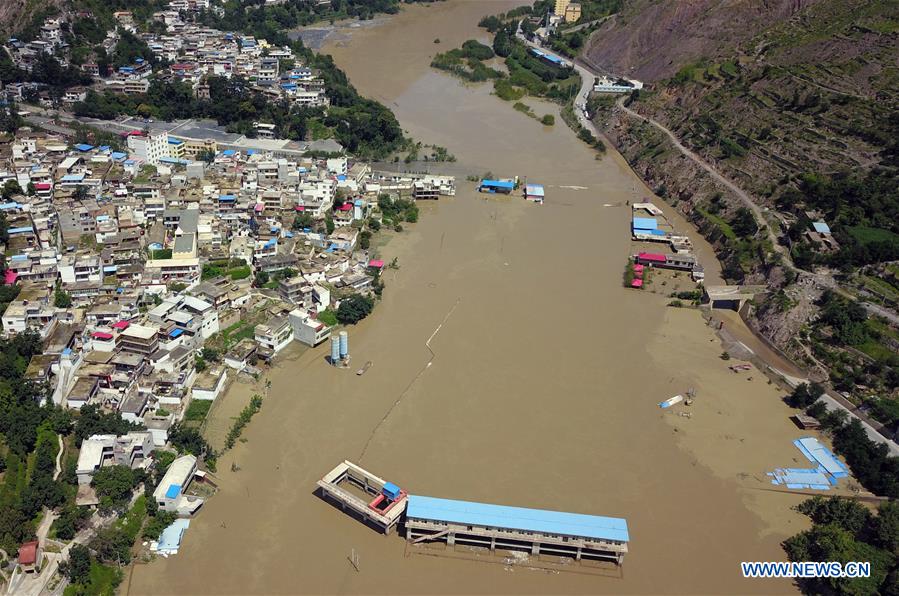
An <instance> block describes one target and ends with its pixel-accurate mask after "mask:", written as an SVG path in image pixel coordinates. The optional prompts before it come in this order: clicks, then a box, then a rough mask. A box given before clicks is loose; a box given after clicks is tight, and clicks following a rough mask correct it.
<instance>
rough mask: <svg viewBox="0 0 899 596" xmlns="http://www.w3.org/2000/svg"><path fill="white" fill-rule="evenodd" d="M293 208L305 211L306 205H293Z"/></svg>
mask: <svg viewBox="0 0 899 596" xmlns="http://www.w3.org/2000/svg"><path fill="white" fill-rule="evenodd" d="M294 209H295V210H297V211H305V210H306V207H304V206H303V205H297V206H296V207H294Z"/></svg>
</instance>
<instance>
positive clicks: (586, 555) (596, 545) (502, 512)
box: [317, 461, 630, 565]
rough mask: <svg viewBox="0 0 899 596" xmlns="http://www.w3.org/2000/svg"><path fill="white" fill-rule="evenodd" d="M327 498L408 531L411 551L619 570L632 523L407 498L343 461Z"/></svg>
mask: <svg viewBox="0 0 899 596" xmlns="http://www.w3.org/2000/svg"><path fill="white" fill-rule="evenodd" d="M317 484H318V486H319V488H320V489H321V491H322V497H324V498H330V499H331V500H333V501H334V502H336V503H337V504H338V505H340V507H341V509H343V510H344V511H346V510H347V509H349V510H350V511H351V512H353V513H355V514H356V515H357V516H359V517H361V518H362V520H363V521H365V522H367V523H369V524H371V525H374V526H375V527H377V528H378V529H380V530H381V531H382V532H384V534H390V531H391V530H392V529H393V528H394V527H395V526H397V525H402V526H403V528H404V531H405V535H406V540H408V541H409V542H410V544H412V545H417V544H422V543H429V542H444V543H445V544H446V545H447V548H453V547H455V545H457V544H458V545H462V546H468V547H476V548H487V549H489V550H490V552H491V553H492V552H495V551H496V550H497V549H500V550H504V551H520V552H525V553H529V554H530V555H533V556H539V555H552V556H557V557H570V558H572V559H575V560H576V561H581V560H593V561H606V562H609V561H610V562H612V563H615V564H616V565H621V564H622V562H623V560H624V555H625V554H627V552H628V541H629V540H630V535H629V534H628V528H627V520H625V519H622V518H618V517H602V516H598V515H585V514H582V513H564V512H561V511H549V510H545V509H526V508H523V507H508V506H505V505H492V504H489V503H474V502H470V501H457V500H452V499H439V498H436V497H425V496H418V495H407V494H406V491H404V490H402V489H401V488H400V487H398V486H397V485H395V484H393V483H391V482H387V481H386V480H384V479H382V478H379V477H378V476H375V475H374V474H372V473H371V472H369V471H368V470H365V469H364V468H362V467H360V466H357V465H356V464H354V463H352V462H349V461H343V462H342V463H341V464H338V465H337V466H336V467H335V468H334V469H333V470H331V471H330V472H328V473H327V474H325V475H324V477H322V479H321V480H319V481H318V483H317Z"/></svg>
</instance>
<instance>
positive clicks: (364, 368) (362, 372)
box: [356, 360, 371, 377]
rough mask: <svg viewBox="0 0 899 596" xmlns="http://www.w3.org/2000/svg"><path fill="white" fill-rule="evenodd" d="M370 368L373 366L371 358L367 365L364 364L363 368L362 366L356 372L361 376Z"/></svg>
mask: <svg viewBox="0 0 899 596" xmlns="http://www.w3.org/2000/svg"><path fill="white" fill-rule="evenodd" d="M370 368H371V360H369V361H368V362H366V363H365V365H364V366H363V367H362V368H360V369H359V370H357V371H356V374H357V375H359V376H360V377H361V376H362V375H364V374H365V372H366V371H367V370H368V369H370Z"/></svg>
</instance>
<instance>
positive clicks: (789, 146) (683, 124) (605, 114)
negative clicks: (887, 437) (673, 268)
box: [586, 0, 899, 428]
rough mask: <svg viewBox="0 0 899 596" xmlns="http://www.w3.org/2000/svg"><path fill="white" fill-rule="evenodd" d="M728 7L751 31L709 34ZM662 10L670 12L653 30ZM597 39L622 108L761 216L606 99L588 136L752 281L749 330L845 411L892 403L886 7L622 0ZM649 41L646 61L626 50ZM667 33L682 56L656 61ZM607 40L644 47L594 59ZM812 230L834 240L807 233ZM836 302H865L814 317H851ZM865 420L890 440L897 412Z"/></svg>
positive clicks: (890, 48) (862, 0) (736, 275)
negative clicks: (625, 81)
mask: <svg viewBox="0 0 899 596" xmlns="http://www.w3.org/2000/svg"><path fill="white" fill-rule="evenodd" d="M674 4H677V5H678V7H672V6H671V5H674ZM641 9H642V10H643V11H645V12H643V13H641V12H640V10H641ZM726 9H730V10H731V11H732V12H733V13H734V18H733V21H734V23H744V24H745V23H751V24H752V30H747V31H742V30H739V27H738V28H737V29H735V28H734V24H733V23H727V24H723V25H722V24H721V20H722V18H723V16H722V15H725V14H726ZM678 11H680V12H678ZM685 11H688V13H689V14H686V13H685ZM722 11H724V12H722ZM784 11H786V12H784ZM674 13H678V14H681V16H682V17H683V18H681V19H680V20H677V21H676V22H674V21H671V20H670V19H669V21H668V22H667V24H666V23H665V22H664V17H665V16H666V15H667V16H670V15H671V14H674ZM759 15H764V18H763V17H762V16H759ZM719 25H720V28H719ZM606 27H607V29H606V30H600V31H599V32H597V33H595V34H594V35H593V37H592V38H591V44H590V50H589V53H588V55H587V57H586V58H587V60H588V61H591V62H593V63H599V64H605V65H606V66H608V67H612V68H614V69H615V72H616V73H618V74H628V73H635V74H637V76H638V77H639V76H640V73H644V76H646V79H647V82H648V84H647V86H646V88H645V89H644V90H642V91H640V92H635V93H634V94H632V95H631V96H629V97H627V98H626V99H625V101H624V104H626V106H627V107H628V108H629V109H630V110H633V111H635V112H637V113H638V114H640V115H643V116H645V117H648V118H651V119H652V120H654V121H656V122H657V123H659V124H661V125H662V126H664V127H666V128H667V129H669V130H670V131H671V132H672V133H673V134H674V135H675V136H676V137H677V138H678V139H679V140H680V142H681V143H682V144H683V145H684V146H685V147H686V148H687V149H688V150H689V151H692V152H693V153H694V154H695V155H697V156H698V157H699V158H700V159H701V160H703V161H705V162H706V163H707V164H710V165H711V166H712V167H714V168H715V169H716V170H717V171H718V172H719V173H720V174H722V175H723V176H725V177H726V178H727V179H729V180H730V181H732V182H733V183H734V184H736V185H737V186H738V187H739V188H741V189H742V190H743V191H745V192H746V193H747V194H748V195H749V197H750V198H751V200H752V201H753V202H754V203H756V204H757V205H760V206H761V207H762V208H763V210H764V219H765V221H764V222H762V221H756V222H755V223H753V221H752V220H753V219H754V218H753V217H751V216H750V214H749V213H748V211H747V210H746V208H745V206H744V205H745V201H741V200H739V197H737V196H736V195H735V194H734V192H732V190H731V189H728V188H727V187H725V186H724V185H722V184H721V183H720V182H716V181H715V180H714V179H713V178H712V177H711V176H709V175H708V174H707V173H706V172H705V171H704V170H703V169H702V168H700V167H699V166H698V165H697V163H696V162H695V161H694V160H692V159H690V158H688V157H687V156H685V154H684V152H682V151H680V150H679V149H678V148H677V147H676V146H675V145H674V144H673V143H672V142H671V140H670V139H669V138H668V137H667V136H666V134H665V133H664V132H662V131H661V130H659V129H658V128H657V127H655V126H653V125H651V124H650V123H648V122H646V121H643V120H640V119H639V118H636V117H634V116H633V115H632V114H628V113H626V112H625V110H624V109H622V107H621V106H619V105H618V104H616V102H615V100H614V98H610V97H608V96H606V97H602V96H598V97H594V98H592V99H591V113H594V114H595V117H594V120H595V122H596V124H597V125H598V126H599V127H600V129H601V130H602V131H603V132H604V133H605V134H606V136H607V137H608V138H609V140H611V141H612V142H613V143H614V144H615V145H616V147H617V148H618V149H619V150H620V151H621V152H622V154H623V155H624V156H625V157H626V158H627V159H628V161H629V162H630V164H631V165H632V166H633V167H634V169H635V171H637V172H638V173H639V174H640V175H641V176H642V177H643V178H644V179H645V180H646V181H647V182H648V183H649V184H650V186H651V187H653V188H655V189H656V191H657V194H659V195H662V196H664V197H666V198H667V200H669V201H670V202H671V203H672V204H674V205H676V207H677V208H678V209H679V210H681V211H682V212H683V213H684V214H685V215H686V216H687V217H689V218H691V219H692V220H693V221H694V222H695V223H696V224H697V225H698V226H699V228H700V230H701V231H702V232H703V234H704V235H706V236H707V237H708V238H709V239H710V240H711V241H712V242H713V243H714V245H715V246H716V248H717V249H718V254H719V257H720V258H721V260H722V262H723V264H724V273H725V276H726V277H727V278H728V279H730V280H732V281H742V282H750V283H766V284H767V285H768V287H769V288H770V290H771V291H770V292H769V294H768V295H767V298H765V299H762V300H760V301H759V302H758V304H757V305H756V306H757V308H756V309H754V310H753V319H752V321H751V323H752V324H753V325H754V326H755V327H756V329H757V330H759V331H760V332H761V333H762V334H763V335H764V336H765V337H767V338H768V339H769V340H771V341H772V342H773V343H774V344H776V345H777V346H779V347H780V348H782V349H784V350H786V351H787V352H789V353H790V354H791V355H792V356H794V357H795V358H797V359H798V360H800V361H802V362H803V363H804V364H805V365H806V366H807V368H809V369H810V370H814V371H817V372H818V373H819V374H820V375H821V378H823V379H828V380H829V381H830V382H831V383H832V385H833V386H835V387H837V388H839V389H840V390H841V391H846V392H848V393H851V394H853V399H855V398H859V399H860V400H861V401H864V402H866V403H873V404H875V405H876V404H881V401H879V400H880V399H881V398H876V399H875V397H872V396H878V395H879V396H881V397H885V396H893V397H894V398H895V397H899V386H897V379H899V355H897V352H899V344H897V343H896V340H895V338H896V337H897V329H896V324H895V323H896V320H897V319H899V317H896V313H895V311H896V308H899V303H896V302H895V301H894V300H892V299H891V298H890V297H891V296H892V295H893V294H892V292H893V289H894V286H893V285H892V284H891V283H890V281H889V280H892V279H893V278H892V277H890V276H888V275H886V274H885V273H884V272H886V271H891V270H892V268H895V263H896V262H897V261H899V176H897V172H899V155H897V148H899V145H897V143H899V1H897V0H814V1H811V2H802V3H801V5H800V3H798V2H796V3H789V2H779V1H777V0H770V1H762V0H752V1H750V0H733V1H730V2H728V1H721V2H704V1H688V2H681V3H666V4H665V6H663V5H662V3H657V2H654V1H649V0H646V1H643V2H641V1H640V0H636V1H635V2H633V3H630V4H629V5H628V8H627V9H626V10H625V12H624V13H622V14H621V15H620V17H619V18H617V19H616V20H615V22H614V23H613V24H612V25H607V26H606ZM747 27H748V25H747ZM665 32H667V34H665ZM652 35H657V37H658V41H657V44H656V45H657V47H658V48H659V49H658V50H652V49H650V48H649V45H646V46H645V47H644V46H643V45H641V43H642V42H641V43H636V42H635V41H634V40H641V39H643V37H645V36H650V37H651V36H652ZM678 35H679V36H681V39H682V40H683V47H682V48H678V49H675V50H672V51H671V52H670V53H666V52H665V49H666V48H671V47H674V46H676V45H677V44H676V37H677V36H678ZM603 36H605V39H603ZM621 40H629V41H628V43H631V42H633V43H634V44H635V45H633V46H628V45H627V44H625V45H623V46H621V47H625V48H631V49H633V48H637V49H639V48H643V49H642V50H641V51H640V52H637V51H636V50H634V52H633V54H632V55H623V56H621V57H620V58H615V59H612V58H609V56H611V54H610V52H611V51H612V48H613V47H614V46H615V44H619V45H621V44H622V43H623V42H622V41H621ZM647 43H648V42H647ZM604 61H605V62H604ZM818 220H824V221H825V222H826V223H827V224H828V225H829V227H830V229H831V230H832V232H833V236H832V238H833V239H834V240H835V241H836V243H835V244H830V245H825V244H822V243H821V240H820V238H819V237H817V236H816V235H815V234H814V233H811V230H812V227H811V223H812V221H818ZM756 224H758V225H756ZM763 224H766V225H768V226H770V227H771V229H773V230H774V232H775V234H774V235H775V236H776V237H777V241H778V242H779V243H780V244H781V245H783V246H782V247H780V249H779V251H778V250H775V247H774V246H772V244H771V240H770V239H769V237H768V235H767V234H766V233H764V232H763V231H761V230H760V228H759V226H761V225H763ZM781 253H786V254H789V256H790V260H791V261H792V262H793V263H794V264H795V266H796V267H797V268H798V270H797V269H794V268H792V267H791V266H785V263H784V258H783V256H784V255H783V254H781ZM874 280H877V281H876V282H875V281H874ZM881 282H882V283H881ZM897 291H899V290H897ZM847 296H852V297H855V298H859V299H862V300H868V301H873V302H875V304H874V305H866V306H865V308H866V309H867V314H865V313H864V312H863V311H856V312H857V313H860V314H859V317H858V318H859V320H858V321H853V322H851V323H846V324H845V325H844V324H843V323H845V321H841V322H839V323H840V324H839V325H837V326H836V327H835V326H833V325H830V324H829V323H828V321H827V317H825V316H824V315H823V314H822V313H824V311H825V307H827V305H830V309H831V311H840V310H841V309H844V308H849V307H850V304H852V303H851V302H838V300H845V299H846V297H847ZM835 304H836V305H837V306H834V305H835ZM844 328H845V329H844ZM849 328H851V330H852V333H850V332H848V331H847V329H849ZM841 329H842V331H840V330H841ZM856 332H858V333H856ZM885 371H886V373H888V374H886V373H885ZM889 403H891V404H892V403H893V400H890V402H889ZM882 411H886V410H885V409H882ZM897 411H899V410H897ZM881 419H882V420H883V421H884V422H885V423H887V424H889V425H890V426H891V427H893V426H895V427H896V428H899V415H897V416H893V415H892V414H890V415H883V416H882V417H881Z"/></svg>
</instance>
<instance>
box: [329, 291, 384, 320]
mask: <svg viewBox="0 0 899 596" xmlns="http://www.w3.org/2000/svg"><path fill="white" fill-rule="evenodd" d="M374 305H375V301H374V300H373V299H372V298H370V297H368V296H363V295H362V294H353V295H351V296H349V297H347V298H344V299H343V300H341V301H340V306H339V307H338V308H337V320H338V321H339V322H340V323H341V324H343V325H355V324H356V323H358V322H359V321H361V320H362V319H364V318H365V317H367V316H368V315H369V314H371V311H372V309H373V308H374Z"/></svg>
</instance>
